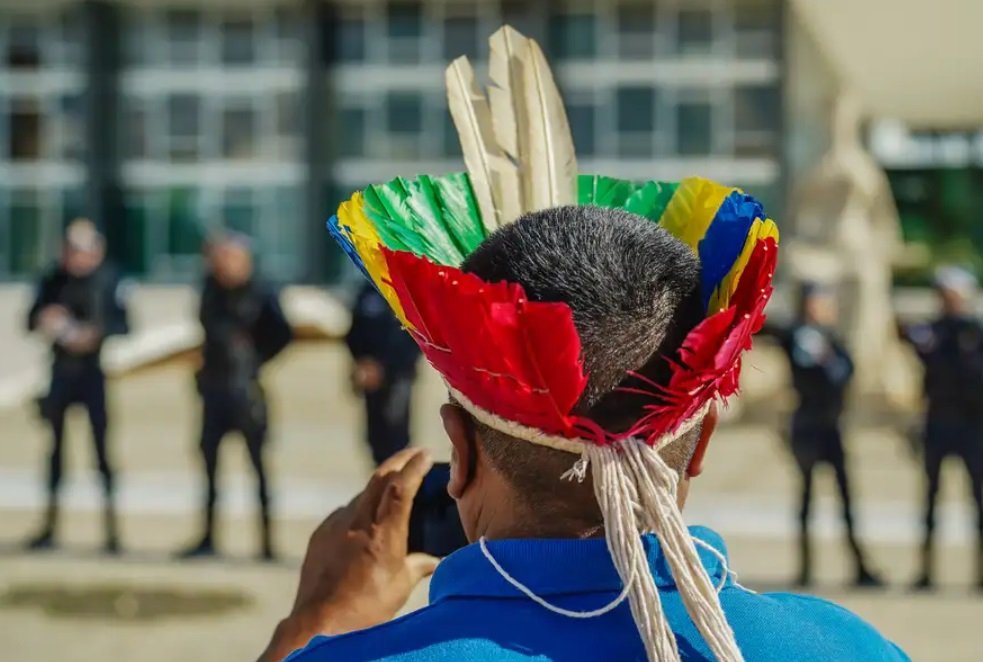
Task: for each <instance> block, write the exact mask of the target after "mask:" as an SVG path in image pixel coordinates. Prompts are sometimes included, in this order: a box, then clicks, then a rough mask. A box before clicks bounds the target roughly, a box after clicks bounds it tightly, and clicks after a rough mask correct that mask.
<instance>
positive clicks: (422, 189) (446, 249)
mask: <svg viewBox="0 0 983 662" xmlns="http://www.w3.org/2000/svg"><path fill="white" fill-rule="evenodd" d="M405 186H406V188H407V190H408V191H409V193H410V195H409V198H408V199H407V202H408V203H409V206H410V208H411V209H412V210H413V211H414V212H416V216H417V220H418V221H419V222H420V225H421V227H422V228H423V230H422V231H423V232H424V233H425V234H426V236H427V239H428V241H429V243H430V246H431V251H430V252H429V253H428V254H427V257H429V258H431V259H432V260H434V261H435V262H439V263H440V264H447V265H455V266H456V265H459V264H461V262H463V261H464V255H462V254H461V249H460V247H459V246H458V245H457V243H456V242H455V241H454V238H453V237H452V236H451V235H450V232H449V231H448V228H447V225H446V223H445V222H444V212H443V208H442V206H441V204H440V200H439V199H438V197H437V191H436V190H435V189H434V186H433V183H432V182H431V180H430V177H428V176H427V175H420V176H419V177H418V178H416V179H414V180H412V181H407V182H405Z"/></svg>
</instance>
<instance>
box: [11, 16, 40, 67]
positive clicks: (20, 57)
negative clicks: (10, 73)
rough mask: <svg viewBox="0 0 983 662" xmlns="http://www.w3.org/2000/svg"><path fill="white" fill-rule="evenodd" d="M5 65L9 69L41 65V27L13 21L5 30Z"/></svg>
mask: <svg viewBox="0 0 983 662" xmlns="http://www.w3.org/2000/svg"><path fill="white" fill-rule="evenodd" d="M7 35H8V41H7V65H8V66H9V67H10V68H11V69H36V68H37V67H39V66H41V29H40V27H39V26H37V25H35V24H32V23H27V22H21V21H18V22H13V23H11V24H10V28H9V30H8V31H7Z"/></svg>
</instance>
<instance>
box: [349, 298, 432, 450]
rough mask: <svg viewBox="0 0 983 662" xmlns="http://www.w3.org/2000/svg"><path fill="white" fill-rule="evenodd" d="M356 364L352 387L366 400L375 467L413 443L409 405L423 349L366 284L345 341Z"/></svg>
mask: <svg viewBox="0 0 983 662" xmlns="http://www.w3.org/2000/svg"><path fill="white" fill-rule="evenodd" d="M345 341H346V343H347V344H348V349H349V351H350V352H351V354H352V358H353V359H354V361H355V365H354V368H353V370H352V383H353V384H354V387H355V390H356V391H357V392H358V393H361V394H362V395H363V396H364V397H365V416H366V420H365V430H366V438H367V441H368V444H369V448H370V449H371V451H372V460H373V461H374V462H375V464H376V466H378V465H380V464H382V463H383V462H384V461H385V460H386V459H387V458H389V457H390V456H391V455H394V454H396V453H398V452H399V451H401V450H402V449H404V448H406V447H407V446H408V445H409V443H410V401H411V396H412V393H413V382H414V380H415V379H416V362H417V359H418V358H419V356H420V350H419V348H418V347H417V345H416V343H415V342H414V341H413V338H412V337H411V336H410V334H408V333H406V332H405V331H403V329H402V327H401V326H400V324H399V320H397V319H396V318H395V317H394V316H393V314H392V312H391V311H390V309H389V304H387V303H386V300H385V299H383V298H382V295H381V294H379V292H377V291H376V289H375V288H374V287H373V286H372V285H371V284H370V283H366V284H365V285H363V286H362V289H361V290H359V293H358V296H357V298H356V299H355V305H354V307H353V309H352V327H351V329H350V330H349V332H348V335H347V336H346V337H345Z"/></svg>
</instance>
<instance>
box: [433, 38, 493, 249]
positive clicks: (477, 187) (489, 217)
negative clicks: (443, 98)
mask: <svg viewBox="0 0 983 662" xmlns="http://www.w3.org/2000/svg"><path fill="white" fill-rule="evenodd" d="M444 78H445V81H446V84H447V105H448V108H449V109H450V111H451V117H452V118H453V119H454V126H455V127H456V128H457V135H458V137H459V138H460V140H461V150H462V151H463V152H464V165H465V166H466V167H467V169H468V175H469V176H470V179H471V188H472V189H473V190H474V196H475V198H476V199H477V201H478V207H479V209H481V221H482V224H483V225H484V226H485V229H486V230H488V232H494V231H495V229H496V228H498V226H499V218H500V210H499V206H498V204H497V202H496V199H495V188H496V178H497V174H496V172H495V170H494V165H493V162H494V161H495V160H503V159H502V150H501V148H500V147H499V145H498V143H497V142H496V140H495V134H494V130H493V129H492V114H491V109H490V107H489V105H488V99H486V98H485V95H484V94H483V93H482V91H481V88H480V87H478V81H477V79H476V78H475V75H474V68H473V67H472V66H471V63H470V62H469V61H468V58H467V57H463V56H462V57H459V58H457V59H456V60H454V61H453V62H451V64H450V66H448V67H447V71H446V72H445V76H444Z"/></svg>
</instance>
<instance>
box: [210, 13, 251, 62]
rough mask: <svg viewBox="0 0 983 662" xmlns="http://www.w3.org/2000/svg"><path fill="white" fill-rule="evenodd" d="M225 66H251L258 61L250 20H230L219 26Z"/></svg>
mask: <svg viewBox="0 0 983 662" xmlns="http://www.w3.org/2000/svg"><path fill="white" fill-rule="evenodd" d="M219 30H220V34H221V40H222V62H223V63H224V64H233V65H235V64H251V63H252V62H253V61H255V60H256V41H255V34H254V32H253V23H252V21H251V20H249V19H248V18H238V19H229V20H226V21H223V22H222V24H221V25H220V26H219Z"/></svg>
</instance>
